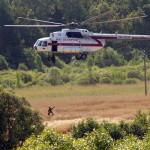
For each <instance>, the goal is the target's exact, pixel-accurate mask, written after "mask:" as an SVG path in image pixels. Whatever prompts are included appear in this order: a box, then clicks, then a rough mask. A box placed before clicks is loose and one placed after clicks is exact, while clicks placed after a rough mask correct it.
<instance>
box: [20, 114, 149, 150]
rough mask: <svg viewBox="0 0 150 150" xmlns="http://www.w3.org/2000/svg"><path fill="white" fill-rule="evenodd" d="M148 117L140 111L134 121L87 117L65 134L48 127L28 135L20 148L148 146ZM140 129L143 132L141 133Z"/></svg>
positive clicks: (89, 149) (80, 149) (94, 149)
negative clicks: (99, 120)
mask: <svg viewBox="0 0 150 150" xmlns="http://www.w3.org/2000/svg"><path fill="white" fill-rule="evenodd" d="M149 119H150V118H149V116H148V115H146V114H145V113H143V112H141V111H138V112H137V114H136V116H135V119H134V120H133V121H132V122H131V123H125V122H124V121H121V122H119V123H117V124H115V123H109V122H106V121H104V122H102V123H98V122H97V121H95V120H93V119H91V118H88V119H86V120H83V121H81V122H79V123H78V124H76V125H74V126H73V128H72V131H71V133H68V134H65V135H63V134H60V133H58V132H56V131H55V130H52V129H46V128H45V130H44V131H43V132H42V133H41V134H40V135H39V136H38V137H36V136H35V135H32V136H31V137H30V138H28V139H27V140H26V141H25V142H24V143H23V145H22V147H18V150H25V149H39V150H42V149H58V150H62V149H63V150H66V149H69V150H76V149H78V150H83V149H84V150H118V149H121V150H129V149H132V150H137V149H139V150H144V149H147V150H149V146H150V132H149V125H150V120H149ZM133 124H134V132H133ZM143 129H144V130H143ZM139 131H143V133H142V134H139ZM140 133H141V132H140Z"/></svg>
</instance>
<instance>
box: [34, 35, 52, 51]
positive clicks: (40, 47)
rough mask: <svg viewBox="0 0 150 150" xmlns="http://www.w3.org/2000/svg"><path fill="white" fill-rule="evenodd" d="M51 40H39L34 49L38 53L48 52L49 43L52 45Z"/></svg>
mask: <svg viewBox="0 0 150 150" xmlns="http://www.w3.org/2000/svg"><path fill="white" fill-rule="evenodd" d="M50 42H51V41H50V38H49V37H47V38H41V39H38V40H37V41H36V42H35V44H34V46H33V48H34V49H35V50H37V51H48V45H49V44H48V43H50Z"/></svg>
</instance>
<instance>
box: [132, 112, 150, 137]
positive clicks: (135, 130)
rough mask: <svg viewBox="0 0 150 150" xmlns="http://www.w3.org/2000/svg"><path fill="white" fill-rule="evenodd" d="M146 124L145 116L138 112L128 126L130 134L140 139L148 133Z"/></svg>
mask: <svg viewBox="0 0 150 150" xmlns="http://www.w3.org/2000/svg"><path fill="white" fill-rule="evenodd" d="M148 123H149V121H148V118H147V115H146V114H145V113H142V112H141V111H138V112H137V114H136V116H135V119H134V121H133V122H132V123H131V125H130V133H131V134H134V135H136V136H138V137H140V138H142V137H143V136H144V134H145V133H146V132H147V131H148Z"/></svg>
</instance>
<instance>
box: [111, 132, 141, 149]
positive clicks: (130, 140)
mask: <svg viewBox="0 0 150 150" xmlns="http://www.w3.org/2000/svg"><path fill="white" fill-rule="evenodd" d="M138 149H140V141H139V140H138V139H137V137H135V136H134V135H129V136H127V137H125V138H124V139H120V140H118V141H116V143H115V144H114V146H113V148H112V150H138ZM141 150H142V149H141Z"/></svg>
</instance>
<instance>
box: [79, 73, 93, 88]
mask: <svg viewBox="0 0 150 150" xmlns="http://www.w3.org/2000/svg"><path fill="white" fill-rule="evenodd" d="M77 84H79V85H89V84H96V77H95V76H94V74H93V73H92V72H91V71H87V72H84V73H83V74H81V75H80V76H79V78H78V81H77Z"/></svg>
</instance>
